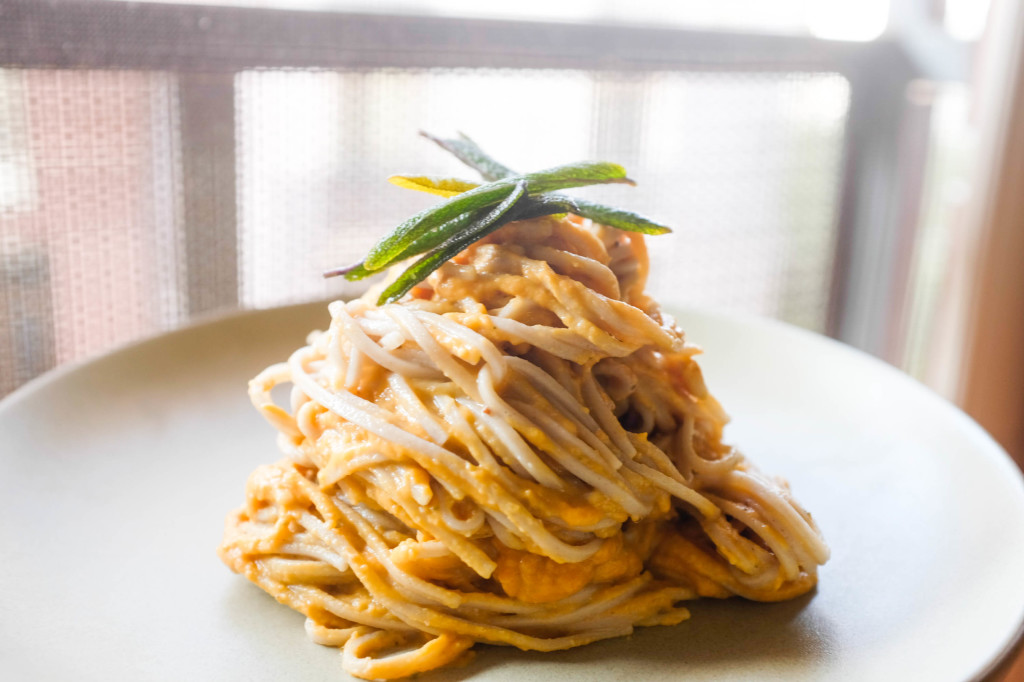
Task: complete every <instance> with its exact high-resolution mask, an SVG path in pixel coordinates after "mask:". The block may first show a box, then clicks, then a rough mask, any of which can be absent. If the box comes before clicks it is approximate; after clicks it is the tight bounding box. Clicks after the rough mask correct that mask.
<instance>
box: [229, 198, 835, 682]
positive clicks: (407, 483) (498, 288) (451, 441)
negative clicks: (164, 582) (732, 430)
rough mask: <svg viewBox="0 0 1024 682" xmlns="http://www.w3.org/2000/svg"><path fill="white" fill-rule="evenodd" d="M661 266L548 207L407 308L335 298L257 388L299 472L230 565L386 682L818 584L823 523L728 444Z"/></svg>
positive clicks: (254, 510) (265, 490) (260, 516)
mask: <svg viewBox="0 0 1024 682" xmlns="http://www.w3.org/2000/svg"><path fill="white" fill-rule="evenodd" d="M647 262H648V261H647V254H646V251H645V245H644V241H643V237H642V236H640V235H637V234H633V233H627V232H620V231H618V230H613V229H610V228H607V227H604V226H602V225H599V224H595V223H592V222H591V221H589V220H585V219H581V218H578V217H575V216H568V217H540V218H535V219H530V220H522V221H518V222H512V223H509V224H507V225H505V226H504V227H502V228H501V229H500V230H497V231H496V232H493V234H491V235H490V236H488V237H486V238H484V239H482V240H480V241H478V242H476V243H474V244H472V245H471V246H470V247H469V248H467V249H465V250H464V251H463V252H462V253H460V254H459V255H458V256H457V257H456V258H455V259H453V260H452V261H449V262H447V263H445V264H444V265H442V266H441V267H440V268H439V269H437V270H436V271H435V272H433V274H431V275H430V276H429V277H428V278H427V279H426V280H424V281H423V282H421V283H419V284H418V285H417V286H416V287H415V288H413V289H412V291H411V292H410V293H409V294H408V295H406V296H405V297H404V298H403V299H402V300H400V301H398V302H396V303H389V304H386V305H376V304H375V303H374V297H373V296H372V295H370V294H368V295H367V296H364V297H363V298H360V299H356V300H353V301H349V302H342V301H336V302H334V303H331V304H330V306H329V309H330V313H331V324H330V327H329V328H328V329H327V330H326V331H322V332H314V333H312V334H311V335H310V337H309V339H308V345H306V346H304V347H302V348H300V349H298V350H297V351H296V352H295V353H294V354H293V355H292V356H291V357H290V358H289V359H288V360H287V362H283V363H281V364H276V365H273V366H271V367H268V368H267V369H266V370H265V371H263V372H262V373H261V374H259V376H257V377H256V378H255V379H253V380H252V382H251V383H250V387H249V392H250V396H251V398H252V401H253V403H254V405H255V406H256V407H257V409H258V410H260V412H262V414H263V415H264V416H265V417H266V419H267V420H268V421H269V422H270V423H271V424H273V426H274V427H275V428H276V429H277V431H278V432H279V435H278V441H279V445H280V448H281V450H282V451H283V453H284V458H283V459H281V460H280V461H278V462H277V463H275V464H269V465H266V466H261V467H259V468H258V469H256V471H255V472H254V473H253V474H252V476H251V477H250V479H249V481H248V483H247V485H246V499H245V504H244V506H243V507H242V508H241V509H239V510H238V511H236V512H234V513H233V514H231V515H230V516H229V518H228V520H227V524H226V532H225V536H224V541H223V544H222V545H221V547H220V550H219V552H220V556H221V557H222V559H223V560H224V562H225V563H226V564H227V565H228V566H229V567H231V568H232V569H233V570H234V571H236V572H238V573H241V574H243V575H244V576H246V577H247V578H248V579H250V580H251V581H253V582H254V583H256V584H258V585H259V586H260V587H261V588H263V589H264V590H266V591H267V592H268V593H270V594H271V595H273V596H274V597H275V598H276V599H277V600H278V601H280V602H282V603H284V604H286V605H288V606H290V607H292V608H294V609H296V610H298V611H300V612H302V613H303V614H305V616H306V618H307V620H306V629H307V632H308V634H309V636H310V637H311V638H312V639H313V640H314V641H316V642H318V643H320V644H324V645H327V646H334V647H339V648H341V650H342V658H343V663H342V665H343V667H344V669H345V670H346V671H347V672H349V673H350V674H352V675H355V676H357V677H362V678H367V679H391V678H396V677H402V676H407V675H411V674H414V673H417V672H420V671H424V670H429V669H432V668H435V667H438V666H443V665H446V664H449V663H452V662H453V661H455V660H457V659H460V658H461V657H463V656H465V655H466V654H467V651H468V650H469V649H470V647H471V646H472V645H473V644H474V643H475V642H486V643H490V644H504V645H511V646H515V647H519V648H521V649H532V650H539V651H553V650H558V649H565V648H569V647H575V646H580V645H583V644H587V643H589V642H593V641H596V640H600V639H604V638H609V637H616V636H620V635H626V634H629V633H630V632H632V630H633V628H634V627H636V626H643V625H670V624H675V623H678V622H680V621H682V620H684V619H686V618H687V617H688V616H689V612H688V611H687V609H686V608H685V603H686V601H687V600H691V599H694V598H697V597H702V596H704V597H729V596H733V595H738V596H741V597H745V598H748V599H754V600H762V601H774V600H781V599H789V598H791V597H794V596H796V595H799V594H802V593H804V592H806V591H807V590H809V589H811V588H812V587H813V586H814V584H815V582H816V579H817V578H816V576H817V567H818V566H819V565H820V564H822V563H824V562H825V561H826V559H827V558H828V548H827V547H826V545H825V543H824V541H823V539H822V537H821V535H820V533H819V531H818V528H817V527H816V525H815V523H814V521H813V520H812V518H811V517H810V515H809V514H808V513H807V512H805V511H804V510H803V509H802V508H801V507H800V505H799V504H798V503H797V502H795V501H794V499H793V498H792V497H791V495H790V493H789V490H788V488H787V486H786V485H785V484H784V483H782V482H780V481H778V480H775V479H772V478H769V477H767V476H765V475H764V474H762V473H760V472H759V471H758V470H757V469H756V468H754V467H753V465H752V464H751V463H750V462H748V461H747V460H746V459H745V458H744V456H743V455H742V454H740V453H739V452H738V451H737V450H735V449H734V448H732V447H730V446H728V445H726V444H724V443H723V441H722V429H723V426H724V425H725V423H726V421H727V416H726V414H725V412H724V411H723V410H722V408H721V407H720V405H719V404H718V402H716V400H715V399H714V398H713V397H712V395H711V394H710V393H709V392H708V390H707V388H706V387H705V385H704V382H703V379H702V377H701V371H700V368H699V366H698V364H697V363H696V361H695V359H694V356H695V355H696V354H697V353H698V352H699V349H698V348H697V347H696V346H694V345H692V344H690V343H687V342H686V341H685V340H684V336H683V333H682V332H681V331H680V330H679V329H678V328H677V326H676V325H675V323H674V322H673V321H672V319H671V318H669V317H668V316H667V315H665V314H663V313H662V312H661V311H660V309H659V307H658V305H657V304H656V303H655V302H654V301H653V300H652V299H650V298H649V297H648V296H647V294H646V293H645V291H644V287H645V280H646V276H647ZM288 382H291V384H292V388H291V399H290V404H288V405H286V406H281V405H278V404H276V403H275V402H274V401H273V400H272V397H271V390H272V389H273V388H274V387H275V386H277V385H279V384H283V383H288Z"/></svg>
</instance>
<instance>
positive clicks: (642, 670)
mask: <svg viewBox="0 0 1024 682" xmlns="http://www.w3.org/2000/svg"><path fill="white" fill-rule="evenodd" d="M678 318H679V321H680V323H681V325H682V326H683V328H684V329H686V330H687V333H688V337H689V339H690V340H692V341H695V342H697V343H699V344H701V345H703V346H704V347H705V349H706V351H707V352H706V355H705V356H704V359H703V360H702V364H703V365H704V367H705V373H706V376H707V381H708V385H709V386H710V388H711V390H712V391H713V392H714V393H715V394H716V395H717V396H718V397H719V399H720V400H721V401H722V403H723V404H724V405H725V407H726V409H728V410H729V411H730V413H731V414H732V416H733V424H732V425H731V426H730V427H729V430H728V431H727V432H726V433H727V436H728V439H729V441H730V442H733V443H736V444H738V445H739V446H740V447H741V449H743V450H744V451H745V452H746V453H747V454H748V455H749V456H750V457H751V458H752V459H753V461H754V462H756V463H757V464H758V465H759V466H760V467H761V468H762V469H764V470H766V471H769V472H772V473H776V474H780V475H784V476H785V477H787V478H788V479H789V480H790V482H791V484H792V486H793V489H794V491H795V494H796V496H797V497H798V498H799V499H800V500H801V501H802V502H803V503H804V504H805V506H806V507H807V508H808V509H810V510H811V511H812V512H813V514H814V515H815V518H816V519H817V520H818V522H819V524H820V526H821V528H822V530H823V532H824V533H825V536H826V538H827V540H828V541H829V543H830V544H831V546H832V550H833V554H832V559H831V561H830V562H829V563H828V564H827V565H826V566H825V567H824V568H823V570H822V572H821V580H820V585H819V588H818V590H817V592H816V593H815V594H812V595H809V596H806V597H803V598H801V599H798V600H796V601H792V602H787V603H781V604H753V603H747V602H743V601H739V600H729V601H702V602H696V603H694V604H693V606H692V609H691V610H692V612H693V617H692V618H691V619H690V620H689V621H688V622H686V623H683V624H681V625H678V626H675V627H671V628H668V627H662V628H647V629H641V630H640V631H638V632H637V634H635V635H634V636H633V637H631V638H628V639H619V640H613V641H609V642H602V643H598V644H594V645H591V646H588V647H584V648H581V649H576V650H572V651H568V652H561V653H555V654H537V653H525V652H520V651H517V650H512V649H508V648H497V647H481V648H480V649H481V650H480V653H479V654H478V656H477V657H476V659H475V660H474V662H473V663H471V664H470V665H469V666H467V667H465V668H461V669H455V670H448V671H441V672H438V673H435V674H431V675H430V676H427V677H424V678H423V679H425V680H457V679H466V678H470V677H471V678H473V679H474V680H476V679H480V680H519V679H530V678H532V679H553V678H554V677H555V676H556V675H557V676H562V677H564V678H566V679H579V680H599V679H600V680H627V679H628V680H647V679H668V678H672V679H686V680H692V681H697V680H702V681H703V680H826V679H827V680H858V681H860V680H887V679H895V680H933V681H934V680H965V679H971V678H976V677H980V676H983V675H985V674H986V672H987V671H989V670H991V667H992V666H993V665H994V664H995V663H996V662H997V661H998V660H1000V658H1001V657H1003V655H1004V654H1005V652H1006V651H1007V650H1008V648H1009V647H1010V646H1011V645H1012V643H1013V642H1014V640H1015V639H1016V637H1017V634H1018V629H1019V628H1020V626H1021V623H1022V622H1024V485H1022V479H1021V476H1020V474H1019V472H1018V471H1017V469H1016V468H1015V467H1014V465H1013V464H1012V462H1011V461H1010V460H1009V458H1008V457H1007V456H1006V455H1005V454H1004V453H1003V451H1002V450H1000V448H999V447H998V446H997V445H996V444H995V443H994V442H993V441H992V440H991V439H990V438H989V437H988V436H987V435H986V434H985V433H984V432H983V431H982V430H981V429H980V428H979V427H978V426H977V425H975V424H974V423H973V422H972V421H971V420H970V419H968V418H967V417H966V416H964V415H963V414H962V413H961V412H959V411H958V410H956V409H955V408H953V407H951V406H950V405H949V404H947V403H945V402H944V401H942V400H941V399H939V398H937V397H935V396H934V395H932V394H931V393H929V392H928V391H927V390H925V389H924V388H922V387H921V386H919V385H918V384H916V383H914V382H913V381H911V380H910V379H908V378H906V377H905V376H903V375H902V374H900V373H898V372H896V371H895V370H893V369H891V368H889V367H888V366H886V365H883V364H881V363H879V362H877V361H875V360H873V359H871V358H869V357H867V356H865V355H863V354H860V353H858V352H856V351H852V350H850V349H848V348H846V347H844V346H841V345H839V344H837V343H834V342H832V341H829V340H827V339H823V338H821V337H818V336H815V335H812V334H809V333H806V332H802V331H799V330H796V329H793V328H790V327H786V326H783V325H780V324H776V323H771V322H765V321H759V320H752V319H735V318H728V317H722V316H718V315H711V314H707V313H701V312H683V313H681V314H680V315H679V316H678ZM326 321H327V314H326V310H325V307H324V306H323V305H322V304H318V305H307V306H298V307H292V308H284V309H280V310H272V311H267V312H259V313H249V314H242V315H237V316H233V317H230V318H227V319H224V320H220V321H215V322H211V323H207V324H204V325H200V326H198V327H193V328H190V329H186V330H183V331H180V332H176V333H173V334H168V335H166V336H163V337H160V338H157V339H153V340H150V341H146V342H143V343H141V344H138V345H135V346H131V347H129V348H126V349H123V350H121V351H118V352H116V353H113V354H111V355H108V356H105V357H102V358H100V359H98V360H94V361H92V362H89V363H87V364H84V365H81V366H78V367H74V368H70V369H66V370H63V371H58V372H56V373H54V374H51V375H49V376H46V377H44V378H42V379H41V380H39V381H36V382H34V383H32V384H30V385H28V386H26V387H24V388H23V389H22V390H20V391H18V392H16V393H14V394H13V395H11V396H9V397H8V398H7V399H6V400H4V401H3V402H2V403H0V669H2V670H4V671H6V672H7V673H12V672H13V676H11V675H10V674H7V675H4V676H5V678H6V679H33V680H44V679H54V680H65V679H76V680H113V679H118V680H286V679H295V680H298V679H302V680H345V679H348V678H347V676H346V675H345V674H344V673H342V671H341V667H340V663H341V662H340V660H339V655H338V653H337V651H336V650H334V649H329V648H324V647H320V646H317V645H316V644H313V643H312V642H310V641H308V640H307V639H306V636H305V634H304V632H303V628H302V621H303V618H302V616H300V615H298V614H296V613H294V612H292V611H291V610H289V609H287V608H285V607H283V606H279V605H278V604H277V603H276V602H274V601H273V600H272V599H271V598H270V597H268V596H266V595H265V594H263V593H262V592H261V591H260V590H259V589H258V588H256V587H254V586H252V585H250V584H248V583H247V582H246V581H245V580H244V579H242V578H240V577H238V576H236V575H234V574H232V573H231V572H230V571H228V570H227V569H226V568H225V567H224V566H222V565H221V563H220V561H219V560H218V559H217V557H216V555H215V553H214V550H215V548H216V546H217V544H218V541H219V540H220V535H221V528H222V519H223V518H224V516H225V514H226V512H227V511H228V510H229V509H231V508H233V507H235V506H237V505H239V504H240V503H241V500H242V491H243V485H244V482H245V479H246V476H247V475H248V473H249V471H250V470H251V469H252V468H253V467H255V466H256V465H257V464H259V463H261V462H267V461H272V460H275V459H277V457H278V455H277V451H276V449H275V446H274V437H273V433H272V430H271V428H270V427H269V426H267V425H266V424H264V423H263V422H262V420H261V418H260V417H259V416H258V415H257V414H256V413H255V411H254V410H253V409H252V408H251V407H250V406H249V403H248V399H247V397H246V394H245V384H246V381H247V380H248V379H249V378H250V377H251V376H253V375H255V374H256V373H257V372H258V371H259V370H261V369H262V368H263V367H264V366H265V365H267V364H269V363H271V362H273V361H276V360H279V359H282V358H284V357H286V355H287V354H288V353H289V351H290V350H292V349H293V348H295V347H297V346H298V345H300V344H301V343H302V341H303V339H304V337H305V335H306V333H307V331H308V330H309V329H311V328H314V327H322V326H323V325H324V324H325V323H326Z"/></svg>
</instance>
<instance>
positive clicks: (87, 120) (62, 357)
mask: <svg viewBox="0 0 1024 682" xmlns="http://www.w3.org/2000/svg"><path fill="white" fill-rule="evenodd" d="M849 98H850V95H849V85H848V83H847V81H846V80H845V79H844V78H843V77H841V76H839V75H836V74H832V73H810V72H798V71H792V72H788V71H781V72H765V71H747V70H715V71H694V72H686V71H663V70H651V71H646V72H635V71H634V72H629V73H621V72H616V71H608V70H598V69H595V70H578V69H577V70H557V69H534V68H524V69H493V68H359V69H337V68H331V69H287V70H283V69H277V70H275V69H250V70H242V71H239V72H235V73H222V72H204V71H202V70H198V71H191V70H190V71H188V72H179V71H173V70H172V71H159V70H127V69H96V68H81V69H78V68H52V69H49V68H47V69H42V68H39V69H24V68H7V69H0V395H2V394H4V393H7V392H10V391H11V390H13V389H14V388H16V387H18V386H19V385H21V384H22V383H24V382H25V381H27V380H28V379H30V378H32V377H33V376H35V375H37V374H39V373H41V372H43V371H45V370H47V369H49V368H51V367H53V366H56V365H59V364H62V363H66V362H69V361H73V360H77V359H80V358H83V357H86V356H89V355H91V354H95V353H99V352H102V351H105V350H108V349H110V348H112V347H115V346H117V345H119V344H123V343H125V342H129V341H131V340H133V339H137V338H140V337H143V336H146V335H151V334H155V333H158V332H160V331H163V330H168V329H171V328H175V327H178V326H181V325H183V324H185V323H187V322H189V321H190V320H191V319H193V318H195V317H196V316H200V315H206V314H212V313H213V312H216V311H222V310H230V309H233V308H240V307H244V308H259V307H269V306H275V305H280V304H285V303H289V302H296V301H304V300H311V299H316V298H322V297H327V296H345V295H351V294H353V293H357V291H358V290H357V289H354V288H346V284H345V283H342V282H339V281H336V280H332V281H324V280H323V279H322V278H321V277H320V275H319V273H320V272H321V271H322V270H324V269H326V268H328V267H332V266H336V265H340V264H345V263H348V262H351V261H354V260H356V259H358V258H359V257H360V255H361V254H362V253H363V252H365V250H366V249H367V247H368V246H369V245H370V244H371V243H372V242H373V241H374V240H375V239H376V238H377V237H379V236H380V235H381V234H383V233H384V232H385V231H386V230H388V229H389V228H390V227H392V226H393V225H395V224H396V223H397V222H398V221H400V220H401V219H402V218H403V217H405V216H407V215H408V214H410V213H412V212H414V211H416V210H419V209H420V208H422V207H424V206H426V205H427V204H429V203H430V202H431V201H432V200H433V198H432V197H428V196H426V195H418V194H414V193H411V192H409V191H407V190H401V189H398V188H395V187H393V186H391V185H389V184H388V183H387V182H386V177H387V176H388V175H391V174H395V173H403V172H415V173H424V174H457V175H461V176H465V177H471V173H469V172H468V171H466V170H464V169H463V168H462V167H461V166H460V165H459V164H458V162H456V161H454V160H452V159H450V158H448V157H447V156H446V155H445V153H443V152H441V151H440V150H438V149H437V148H435V147H433V145H431V144H430V143H428V142H426V141H424V140H423V139H421V138H419V137H418V136H417V134H416V133H417V131H418V130H420V129H426V130H431V131H435V132H438V133H442V134H448V133H452V132H454V131H456V130H462V131H464V132H466V133H468V134H470V135H471V136H472V137H474V138H475V139H477V141H478V142H480V143H481V144H482V145H483V146H484V147H485V148H486V149H488V150H489V151H491V152H492V153H493V154H494V155H495V156H497V157H498V158H499V159H501V160H502V161H504V162H505V163H506V164H508V165H510V166H512V167H513V168H518V169H524V170H529V169H537V168H541V167H546V166H550V165H555V164H558V163H564V162H568V161H573V160H579V159H584V158H591V159H603V160H610V161H617V162H620V163H622V164H623V165H625V166H626V168H627V169H628V170H629V172H630V174H631V176H633V177H634V178H635V179H636V180H637V181H638V183H639V186H638V187H636V188H625V187H614V188H600V189H595V190H587V193H589V195H590V196H600V197H602V198H603V199H604V200H607V201H608V202H611V203H615V204H618V205H622V206H624V207H629V208H632V209H635V210H638V211H640V212H642V213H646V214H649V215H651V216H652V217H657V218H659V219H661V220H664V221H666V222H668V223H669V224H671V225H673V226H674V227H675V228H676V232H675V234H673V235H671V236H668V237H660V238H655V239H651V240H650V242H649V243H650V245H651V252H652V256H653V260H654V264H653V275H652V282H651V284H652V289H653V290H654V292H655V294H656V295H658V296H660V297H661V298H662V299H664V300H666V301H670V302H672V303H674V304H682V305H700V306H710V307H717V308H721V309H724V310H732V311H745V312H751V313H755V314H761V315H768V316H774V317H778V318H781V319H784V320H787V321H791V322H795V323H797V324H800V325H803V326H805V327H809V328H812V329H818V330H820V329H822V328H823V327H824V325H825V320H826V313H827V306H828V303H829V288H830V283H831V276H832V267H833V261H834V254H835V240H836V225H837V222H838V215H837V213H838V192H839V189H840V176H841V170H842V161H843V153H844V142H845V135H846V120H847V114H848V109H849ZM348 286H351V285H348Z"/></svg>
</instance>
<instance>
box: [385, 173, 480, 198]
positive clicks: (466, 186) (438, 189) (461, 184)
mask: <svg viewBox="0 0 1024 682" xmlns="http://www.w3.org/2000/svg"><path fill="white" fill-rule="evenodd" d="M388 182H390V183H391V184H392V185H398V186H399V187H404V188H405V189H415V190H418V191H420V192H428V193H429V194H437V195H439V196H442V197H453V196H455V195H456V194H462V193H463V192H465V191H467V190H471V189H473V188H474V187H478V186H479V184H478V183H476V182H467V181H465V180H459V179H458V178H431V177H428V176H426V175H419V176H415V177H412V176H408V175H392V176H391V177H390V178H388Z"/></svg>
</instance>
